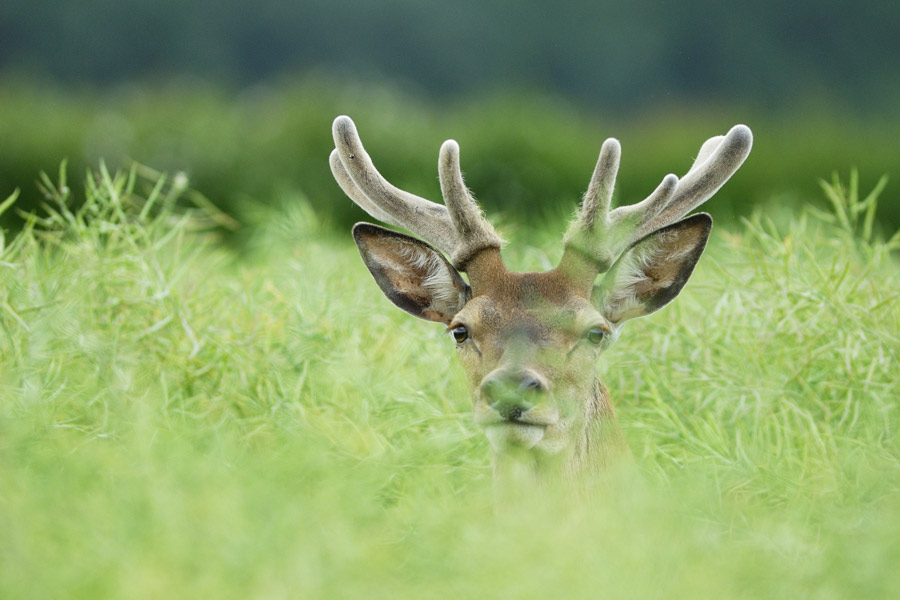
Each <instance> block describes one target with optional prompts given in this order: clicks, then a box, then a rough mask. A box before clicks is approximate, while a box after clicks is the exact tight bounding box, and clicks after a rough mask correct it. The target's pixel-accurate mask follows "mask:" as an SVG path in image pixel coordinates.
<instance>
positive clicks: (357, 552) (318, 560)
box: [0, 167, 900, 599]
mask: <svg viewBox="0 0 900 600" xmlns="http://www.w3.org/2000/svg"><path fill="white" fill-rule="evenodd" d="M86 181H87V184H86V186H85V192H84V196H83V197H82V198H80V202H76V198H74V197H73V196H74V194H73V192H72V190H71V188H70V187H69V185H68V183H67V182H66V178H65V170H64V169H63V171H62V173H61V175H60V177H59V178H58V181H56V182H53V181H51V180H50V179H49V178H42V182H43V183H42V186H43V190H44V194H45V195H46V206H45V208H44V209H43V210H42V211H41V213H40V215H39V216H33V217H29V218H28V219H27V220H26V221H25V226H24V228H23V230H22V231H21V232H20V233H18V234H17V235H15V236H12V237H8V238H3V241H2V244H0V324H2V331H0V538H2V543H0V597H3V598H37V597H41V598H54V597H60V598H62V597H65V598H82V597H83V598H104V597H130V598H162V597H166V598H170V597H215V598H242V599H243V598H257V597H258V598H335V597H362V596H365V597H374V598H379V597H385V598H387V597H390V598H438V597H440V598H446V597H466V598H476V597H477V598H494V597H512V598H533V597H565V598H596V597H612V598H617V597H621V598H658V597H661V596H665V597H671V598H682V597H691V598H696V597H715V598H731V597H734V598H737V597H740V598H751V597H759V598H797V597H809V598H842V597H866V598H879V597H881V598H889V597H892V596H893V595H894V594H895V592H896V589H897V587H898V585H900V579H898V572H897V570H896V569H895V565H896V564H897V562H898V561H900V544H898V540H900V516H898V515H900V460H898V456H900V447H898V442H897V437H896V435H895V432H896V431H897V427H898V425H900V422H898V410H897V398H898V396H900V395H898V391H900V390H898V386H900V380H898V378H897V368H896V366H897V364H898V360H900V338H898V331H900V302H898V295H900V280H898V269H897V262H896V255H895V254H892V251H893V249H895V248H896V246H897V240H896V237H895V238H894V239H893V240H891V241H890V242H887V243H886V242H883V241H881V240H882V238H881V237H880V236H879V234H878V233H877V232H874V233H872V234H871V235H870V236H865V235H864V236H861V237H860V236H858V235H856V233H857V232H858V229H859V227H860V226H861V227H862V229H863V231H866V230H867V229H866V226H865V223H866V222H868V221H871V220H872V219H874V217H872V218H869V217H868V216H867V215H869V214H870V211H871V214H875V211H876V204H877V202H878V197H879V192H880V188H878V189H876V190H875V191H873V193H872V194H869V195H868V196H867V197H866V198H865V199H863V200H862V201H860V200H858V198H859V197H860V194H859V192H858V189H859V188H858V186H857V184H855V183H853V181H854V180H851V184H850V186H849V187H848V188H846V189H845V188H844V186H842V185H838V182H835V184H833V185H831V186H828V190H829V192H828V193H829V195H830V196H832V201H834V202H836V205H835V210H834V211H832V212H830V213H821V212H815V213H814V212H804V213H802V214H800V215H799V216H796V217H794V218H792V219H787V218H785V219H778V220H773V219H770V218H768V217H767V216H766V214H765V213H763V212H762V211H756V212H755V213H753V215H752V216H751V217H750V218H749V219H747V221H746V222H745V223H744V224H743V225H741V226H740V227H736V228H734V229H732V230H727V229H724V228H717V229H716V231H715V233H714V237H713V240H712V243H711V247H710V249H709V251H708V255H707V256H706V257H705V258H704V259H703V260H702V261H701V263H700V265H699V267H698V269H697V271H696V273H695V275H694V279H693V280H692V283H691V284H690V285H688V287H687V288H686V290H685V292H684V293H683V294H682V296H681V297H680V298H679V299H678V301H677V302H675V303H674V304H673V305H672V306H671V307H669V308H667V309H665V311H663V312H661V313H659V314H657V315H655V316H653V317H650V318H648V319H644V320H638V321H636V322H634V323H632V324H629V326H628V327H627V329H626V331H625V332H624V334H623V336H622V339H621V340H620V341H619V343H618V345H617V346H616V347H614V348H612V349H611V350H610V351H609V352H608V353H607V354H606V355H605V356H604V359H603V361H602V364H601V369H602V371H603V373H604V378H605V380H606V381H607V383H608V384H609V387H610V388H611V389H612V391H613V396H614V398H615V400H616V404H617V407H618V412H619V416H620V420H621V422H622V425H623V427H624V429H625V432H626V435H627V437H628V439H629V442H630V445H631V447H632V449H633V451H634V454H635V462H636V467H637V468H636V469H635V470H634V471H635V472H624V473H621V474H617V476H614V477H611V478H610V481H609V482H608V483H607V486H606V488H605V489H604V490H603V493H602V494H600V495H599V496H598V497H596V498H593V499H592V500H591V501H590V502H579V501H573V500H572V499H566V498H556V497H554V496H553V495H552V494H549V495H548V496H547V497H542V498H535V499H528V498H523V499H522V502H521V503H520V504H516V505H513V506H497V507H496V508H494V507H492V493H491V485H490V474H489V467H488V449H487V445H486V443H485V442H484V441H483V439H482V436H481V434H480V433H479V432H477V431H476V430H475V428H474V426H473V424H472V420H471V416H470V415H469V410H470V409H469V401H468V399H467V397H466V391H465V385H464V384H463V382H462V374H461V372H460V369H459V367H458V366H457V365H456V364H455V362H454V360H453V357H452V350H451V347H452V343H451V341H450V340H448V339H446V338H445V336H444V335H443V334H442V333H441V332H440V328H439V327H434V326H430V325H429V324H427V323H423V322H420V321H416V320H414V319H410V318H408V317H407V316H406V315H405V314H403V313H401V312H400V311H397V310H395V309H394V308H392V307H391V306H390V304H389V302H388V301H386V300H384V299H383V298H382V296H381V294H380V293H378V291H377V290H376V288H375V286H374V285H373V283H372V282H371V281H370V278H369V276H368V274H367V272H366V271H365V269H364V267H363V266H362V265H361V263H360V261H359V259H358V256H356V251H355V249H353V248H352V246H351V244H350V242H349V239H348V236H343V235H342V236H341V237H337V238H335V237H333V234H332V233H331V232H330V230H329V229H328V228H327V227H324V226H323V225H322V222H321V221H320V220H318V219H317V218H316V217H315V213H314V212H313V211H311V210H310V208H309V205H308V204H307V202H306V200H304V199H303V198H302V197H298V196H296V195H295V196H294V200H293V202H291V203H289V204H286V205H285V207H283V208H282V209H281V210H278V211H275V210H271V209H264V208H261V207H257V208H256V209H255V210H256V212H255V213H253V215H251V219H252V220H251V223H250V225H252V227H248V229H252V230H253V232H254V233H253V235H252V236H251V237H250V238H249V239H248V243H247V244H246V245H245V246H244V247H243V248H242V249H241V250H240V251H238V250H236V249H234V247H230V246H223V245H222V244H221V243H220V240H219V238H218V236H219V233H218V232H219V231H221V229H220V228H217V227H214V225H216V224H217V223H219V222H221V221H222V218H223V217H222V215H221V214H220V213H218V212H217V211H215V210H214V209H213V208H212V207H211V206H210V205H209V204H208V203H207V202H204V201H202V199H200V198H201V197H199V196H194V195H191V194H190V192H189V190H188V189H187V187H186V185H185V183H186V182H185V179H184V177H183V176H178V175H176V176H174V177H162V176H159V175H156V174H153V173H151V172H149V171H146V170H143V169H141V168H138V167H133V168H132V169H130V170H128V171H123V172H118V173H111V172H110V171H108V170H107V169H105V168H103V167H101V168H100V169H99V171H97V172H92V173H90V174H89V176H88V178H87V179H86ZM840 190H845V191H840ZM192 198H193V200H192ZM13 200H14V198H13ZM13 200H9V201H7V202H3V203H2V204H0V206H3V207H4V208H5V209H8V207H9V203H10V202H12V201H13ZM286 202H287V201H286ZM854 207H855V208H854ZM841 214H843V215H844V217H841V216H840V215H841ZM850 215H855V216H854V217H851V216H850ZM816 217H820V218H816ZM550 230H551V228H549V227H548V228H546V230H545V231H543V232H542V233H540V234H539V235H536V236H535V237H534V238H531V239H533V240H537V242H536V244H537V247H532V246H530V245H527V244H525V243H523V242H524V240H521V239H520V240H519V242H518V244H517V245H515V246H513V247H511V248H510V250H512V255H511V260H510V262H511V263H513V264H514V265H515V266H516V267H517V268H531V267H541V266H543V265H544V264H545V263H547V262H548V260H550V259H548V256H550V257H553V256H558V248H557V245H558V235H559V233H558V232H560V231H562V224H560V226H559V227H558V228H556V229H555V231H554V232H551V231H550ZM520 237H521V236H520Z"/></svg>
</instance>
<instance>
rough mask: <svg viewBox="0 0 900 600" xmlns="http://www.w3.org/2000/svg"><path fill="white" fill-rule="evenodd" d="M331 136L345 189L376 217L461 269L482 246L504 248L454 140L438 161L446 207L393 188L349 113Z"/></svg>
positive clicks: (335, 166)
mask: <svg viewBox="0 0 900 600" xmlns="http://www.w3.org/2000/svg"><path fill="white" fill-rule="evenodd" d="M332 134H333V136H334V145H335V150H334V151H333V152H332V153H331V157H330V160H329V162H330V164H331V171H332V173H333V174H334V177H335V179H336V180H337V182H338V184H339V185H340V186H341V189H343V190H344V193H346V194H347V196H349V197H350V199H351V200H353V201H354V202H355V203H356V204H358V205H359V206H360V208H362V209H363V210H365V211H366V212H367V213H369V214H370V215H371V216H372V217H374V218H375V219H378V220H379V221H382V222H384V223H388V224H389V225H394V226H397V227H404V228H406V229H408V230H409V231H411V232H412V233H414V234H416V235H418V236H420V237H422V238H423V239H424V240H425V241H427V242H429V243H430V244H432V245H433V246H435V247H437V248H438V249H440V250H442V251H444V252H446V253H447V254H449V255H450V258H451V261H452V262H453V265H454V266H455V267H456V268H457V269H459V270H461V271H464V270H465V267H466V265H467V263H469V262H470V261H471V260H472V259H473V258H474V257H475V256H476V255H477V254H478V253H479V252H481V251H482V250H484V249H486V248H495V249H499V248H500V246H501V244H502V242H503V240H502V239H501V238H500V236H499V235H498V234H497V232H496V231H494V228H493V227H492V226H491V224H490V223H489V222H488V221H487V219H485V218H484V216H483V214H482V212H481V208H479V206H478V204H477V203H476V202H475V199H474V198H473V197H472V195H471V194H470V193H469V190H468V189H467V188H466V186H465V183H464V182H463V177H462V172H461V171H460V166H459V145H458V144H457V143H456V142H454V141H453V140H447V141H446V142H444V144H443V145H442V146H441V151H440V155H439V160H438V175H439V177H440V182H441V193H442V195H443V196H444V204H445V205H446V206H445V205H441V204H437V203H435V202H431V201H430V200H426V199H425V198H420V197H419V196H416V195H414V194H410V193H409V192H405V191H403V190H401V189H399V188H397V187H394V186H393V185H391V184H390V183H389V182H388V181H387V180H386V179H385V178H384V177H382V176H381V174H380V173H379V172H378V170H377V169H376V168H375V165H374V164H373V163H372V159H371V158H369V155H368V154H367V153H366V151H365V149H364V148H363V145H362V142H361V141H360V139H359V134H358V133H357V131H356V125H354V124H353V121H352V120H351V119H350V117H346V116H340V117H338V118H337V119H335V120H334V125H333V126H332Z"/></svg>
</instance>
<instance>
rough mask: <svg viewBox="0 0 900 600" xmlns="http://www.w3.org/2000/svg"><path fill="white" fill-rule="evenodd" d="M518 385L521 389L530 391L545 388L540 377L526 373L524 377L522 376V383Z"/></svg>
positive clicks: (540, 390)
mask: <svg viewBox="0 0 900 600" xmlns="http://www.w3.org/2000/svg"><path fill="white" fill-rule="evenodd" d="M519 387H520V388H522V389H523V390H526V391H531V392H543V391H544V390H545V389H546V387H545V386H544V383H543V382H542V381H541V380H540V379H538V378H537V377H534V376H532V375H526V376H525V377H523V378H522V383H521V384H520V385H519Z"/></svg>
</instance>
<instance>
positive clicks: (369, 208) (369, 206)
mask: <svg viewBox="0 0 900 600" xmlns="http://www.w3.org/2000/svg"><path fill="white" fill-rule="evenodd" d="M328 164H329V165H330V166H331V173H332V175H334V179H335V181H337V183H338V185H339V186H341V189H342V190H343V191H344V193H345V194H347V197H348V198H350V199H351V200H353V202H355V203H356V204H357V205H358V206H359V207H360V208H362V209H363V210H364V211H366V212H367V213H369V214H370V215H372V216H373V217H375V218H376V219H378V220H379V221H382V222H384V223H387V224H388V225H393V226H395V227H403V225H401V224H400V223H399V222H397V220H396V219H394V217H392V216H391V215H389V214H388V213H386V212H384V211H383V210H381V209H380V208H378V205H377V204H375V203H374V202H372V201H371V200H370V199H369V197H368V196H366V194H365V193H364V192H363V191H362V190H361V189H359V186H357V185H356V182H354V181H353V178H352V177H350V174H349V173H348V172H347V169H345V168H344V163H343V162H341V157H340V155H339V154H338V151H337V150H332V151H331V156H329V157H328Z"/></svg>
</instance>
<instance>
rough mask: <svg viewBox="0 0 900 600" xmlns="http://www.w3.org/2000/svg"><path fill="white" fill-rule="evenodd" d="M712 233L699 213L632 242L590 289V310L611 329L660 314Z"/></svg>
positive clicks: (709, 219) (709, 220)
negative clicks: (609, 323)
mask: <svg viewBox="0 0 900 600" xmlns="http://www.w3.org/2000/svg"><path fill="white" fill-rule="evenodd" d="M711 228H712V217H710V216H709V215H708V214H706V213H698V214H696V215H693V216H690V217H688V218H686V219H683V220H681V221H679V222H677V223H674V224H672V225H669V226H667V227H663V228H662V229H659V230H657V231H654V232H653V233H651V234H649V235H648V236H646V237H644V238H642V239H641V240H639V241H637V242H635V243H634V244H633V245H632V246H631V247H630V248H628V250H626V251H625V252H624V253H622V256H620V257H619V259H618V260H616V262H615V263H614V264H613V266H612V267H611V268H610V269H609V271H607V272H606V275H604V276H603V279H602V280H601V281H600V283H599V284H597V285H596V286H595V287H594V291H593V303H594V306H596V307H597V310H599V311H600V313H601V314H603V315H604V316H605V317H606V318H607V319H609V320H610V321H612V322H613V323H619V322H622V321H627V320H628V319H633V318H635V317H643V316H644V315H649V314H650V313H652V312H655V311H657V310H659V309H660V308H662V307H663V306H665V305H666V304H668V303H669V302H671V301H672V300H673V299H674V298H675V296H677V295H678V293H679V292H680V291H681V288H683V287H684V285H685V284H686V283H687V280H688V278H689V277H690V276H691V273H692V272H693V270H694V266H695V265H696V264H697V261H698V260H700V255H701V254H702V253H703V249H704V248H705V247H706V240H707V239H709V232H710V229H711Z"/></svg>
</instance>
